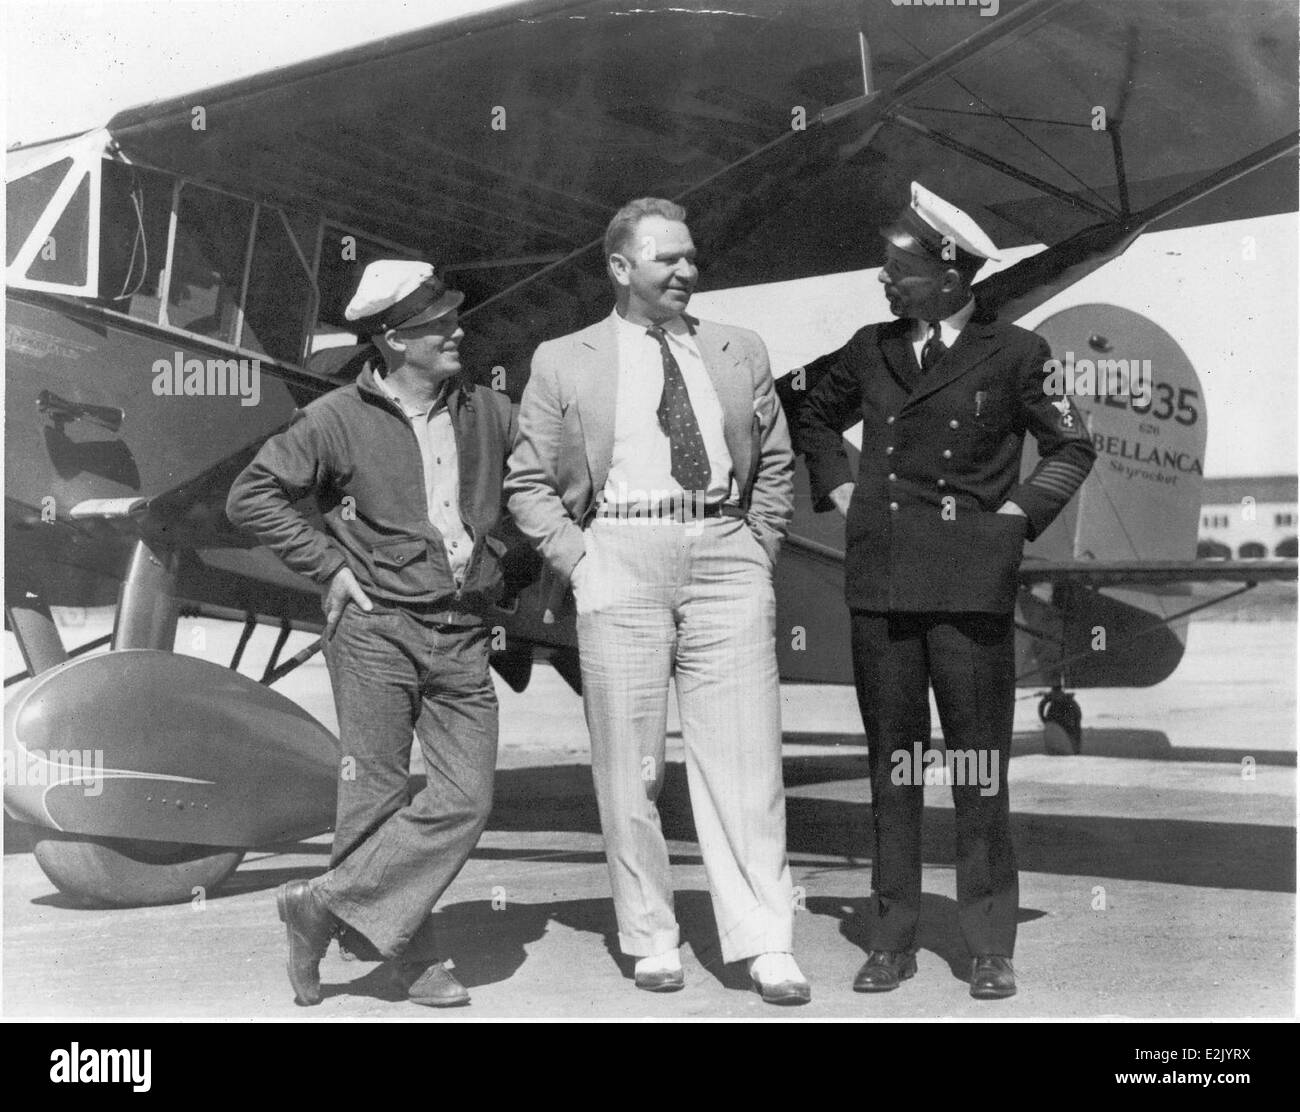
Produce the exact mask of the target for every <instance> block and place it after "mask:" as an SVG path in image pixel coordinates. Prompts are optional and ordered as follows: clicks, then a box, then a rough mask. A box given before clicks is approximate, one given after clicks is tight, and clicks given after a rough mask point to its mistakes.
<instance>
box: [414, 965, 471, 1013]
mask: <svg viewBox="0 0 1300 1112" xmlns="http://www.w3.org/2000/svg"><path fill="white" fill-rule="evenodd" d="M419 968H420V967H419V966H418V965H417V966H415V967H414V968H412V967H410V966H407V967H404V970H403V972H404V973H406V974H407V975H408V976H409V975H410V973H412V972H414V971H415V970H418V969H419ZM406 997H407V999H408V1000H410V1001H411V1002H412V1003H413V1004H423V1005H424V1006H425V1007H426V1008H459V1007H461V1006H462V1005H464V1004H468V1003H469V992H468V991H466V989H465V986H464V985H462V984H461V983H460V982H459V981H458V980H456V978H455V977H453V976H452V975H451V970H450V969H448V968H447V967H446V966H445V965H443V964H442V962H440V961H435V962H434V963H433V964H432V965H430V966H429V967H428V968H427V969H425V970H424V972H423V973H420V974H419V976H417V977H415V979H414V980H412V981H411V982H410V987H408V988H407V990H406Z"/></svg>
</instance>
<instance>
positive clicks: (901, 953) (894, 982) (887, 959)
mask: <svg viewBox="0 0 1300 1112" xmlns="http://www.w3.org/2000/svg"><path fill="white" fill-rule="evenodd" d="M915 976H916V954H915V953H914V952H913V951H911V950H868V951H867V960H866V961H865V962H864V963H863V965H862V968H861V969H859V970H858V975H857V976H856V977H854V978H853V991H854V992H892V991H893V990H894V989H896V988H897V987H898V986H899V985H900V984H902V983H903V982H904V981H906V980H907V979H908V978H909V977H915Z"/></svg>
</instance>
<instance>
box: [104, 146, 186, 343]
mask: <svg viewBox="0 0 1300 1112" xmlns="http://www.w3.org/2000/svg"><path fill="white" fill-rule="evenodd" d="M174 189H175V181H174V180H173V179H172V178H170V177H168V176H167V175H166V174H160V173H158V172H157V171H156V170H146V169H144V168H143V167H139V166H129V165H127V164H126V163H123V162H105V163H104V184H103V192H102V201H101V207H102V210H103V214H104V218H103V221H102V222H101V227H102V232H101V238H100V248H99V294H100V303H101V304H102V305H104V306H105V307H106V308H109V309H116V310H117V311H118V312H119V313H128V314H130V315H131V316H133V317H136V318H138V319H139V320H147V321H152V322H153V323H155V324H157V323H158V320H159V309H160V303H161V299H162V288H163V277H164V276H165V274H166V272H167V235H168V231H169V229H170V227H171V217H172V193H173V192H174Z"/></svg>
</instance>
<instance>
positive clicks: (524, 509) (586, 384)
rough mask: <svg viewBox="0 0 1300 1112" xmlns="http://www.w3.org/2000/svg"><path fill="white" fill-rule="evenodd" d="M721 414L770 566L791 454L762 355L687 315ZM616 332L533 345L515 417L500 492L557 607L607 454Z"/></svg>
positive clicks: (607, 327) (788, 505) (787, 494)
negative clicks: (542, 566) (543, 570)
mask: <svg viewBox="0 0 1300 1112" xmlns="http://www.w3.org/2000/svg"><path fill="white" fill-rule="evenodd" d="M685 319H686V321H687V322H688V323H689V324H690V326H691V328H692V330H693V332H694V336H695V342H696V344H697V346H698V347H699V350H700V355H701V357H702V358H703V361H704V366H705V368H706V369H707V371H708V373H709V378H710V380H711V381H712V383H713V389H714V390H715V391H716V393H717V395H718V401H719V403H720V404H721V406H722V413H723V433H724V435H725V437H726V441H727V450H728V451H729V452H730V453H731V460H732V466H733V469H734V474H735V477H736V485H737V487H738V489H739V492H740V505H741V508H742V509H743V510H744V511H745V520H746V521H747V522H748V524H749V527H750V528H751V529H752V530H753V531H754V535H755V536H756V537H757V538H758V542H759V543H760V544H761V545H762V546H763V548H764V550H765V551H766V552H767V554H768V557H769V559H770V560H771V561H772V563H773V564H775V563H776V556H777V552H778V550H779V549H780V547H781V541H782V539H783V538H784V537H785V534H786V531H787V530H788V529H789V527H790V520H791V518H792V517H793V516H794V455H793V453H792V452H791V450H790V434H789V430H788V429H787V428H786V423H785V413H784V412H783V410H782V408H781V403H780V401H779V400H778V399H777V396H776V388H775V386H774V384H773V382H772V371H771V368H770V366H769V364H768V360H767V348H766V347H765V346H764V344H763V341H762V340H761V339H760V338H759V337H758V335H757V334H756V333H754V332H749V331H747V330H746V329H743V328H733V327H731V326H729V325H723V324H715V323H713V322H711V321H703V320H696V319H695V318H694V317H690V316H687V317H686V318H685ZM617 402H618V333H617V331H616V329H615V325H614V322H613V320H611V319H609V318H606V319H604V320H602V321H599V322H598V323H596V324H593V325H591V326H590V327H589V328H584V329H583V330H582V331H580V332H571V333H570V334H569V335H567V336H561V337H559V338H558V339H555V340H548V341H547V342H546V343H543V344H541V345H540V346H539V347H538V349H537V351H536V352H535V353H534V355H533V362H532V373H531V376H530V378H529V379H528V385H527V386H526V387H525V388H524V396H523V401H522V403H521V405H520V409H519V432H518V434H517V435H516V437H515V446H514V451H513V452H512V453H511V456H510V463H509V472H508V474H507V476H506V483H505V490H506V495H507V497H508V498H509V505H510V515H511V517H512V518H513V519H514V521H515V523H516V524H517V525H518V526H519V528H520V530H521V531H522V532H523V533H524V535H525V536H526V537H528V539H529V540H530V541H531V542H532V544H533V546H534V547H535V548H536V549H537V550H538V552H539V553H540V554H541V556H542V559H543V560H544V561H545V562H546V566H547V569H548V571H549V573H550V575H549V576H548V577H547V578H548V579H549V583H548V584H546V589H545V594H546V599H547V601H546V608H547V610H548V612H551V613H554V612H555V611H557V610H558V609H559V605H560V603H561V600H562V599H563V595H564V592H565V589H566V588H567V586H568V582H569V576H570V574H571V573H572V571H573V567H574V565H575V564H577V562H578V561H579V560H580V559H582V557H583V555H584V553H585V551H586V547H585V545H584V543H583V538H582V529H583V527H584V526H585V525H586V524H587V522H588V521H589V520H590V519H591V517H592V516H593V515H594V514H595V512H596V510H597V508H598V506H599V497H600V494H601V492H602V491H603V490H604V489H605V480H606V478H607V477H608V475H609V468H610V463H611V461H612V457H613V453H614V414H615V407H616V405H617Z"/></svg>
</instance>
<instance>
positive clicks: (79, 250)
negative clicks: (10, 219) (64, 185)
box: [27, 174, 90, 286]
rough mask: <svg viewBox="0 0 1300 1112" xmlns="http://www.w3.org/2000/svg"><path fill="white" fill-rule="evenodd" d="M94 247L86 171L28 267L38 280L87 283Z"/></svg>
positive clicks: (72, 283)
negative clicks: (89, 257) (90, 252)
mask: <svg viewBox="0 0 1300 1112" xmlns="http://www.w3.org/2000/svg"><path fill="white" fill-rule="evenodd" d="M89 247H90V175H89V174H82V175H81V180H80V181H79V182H78V183H77V188H76V190H75V191H74V192H73V194H72V198H71V200H69V201H68V203H67V205H66V206H64V209H63V212H62V213H61V214H60V216H59V218H58V220H56V221H55V222H54V227H53V228H51V229H50V233H49V235H47V236H46V237H45V242H44V243H43V244H41V247H40V249H39V250H38V251H37V252H36V257H35V258H34V259H33V260H32V262H31V265H30V266H28V268H27V277H28V278H29V279H31V280H32V281H35V282H57V283H59V284H60V285H68V286H84V285H85V284H86V277H87V275H86V269H87V265H88V260H87V258H86V252H87V250H88V249H89Z"/></svg>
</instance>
